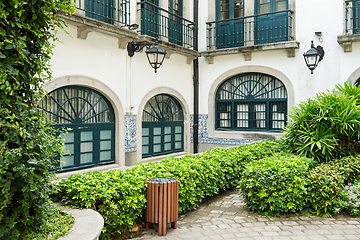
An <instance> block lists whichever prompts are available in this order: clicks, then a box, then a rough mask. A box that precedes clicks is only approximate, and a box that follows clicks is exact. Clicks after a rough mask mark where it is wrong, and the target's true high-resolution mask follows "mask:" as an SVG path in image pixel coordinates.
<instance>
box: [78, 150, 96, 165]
mask: <svg viewBox="0 0 360 240" xmlns="http://www.w3.org/2000/svg"><path fill="white" fill-rule="evenodd" d="M92 161H93V154H92V153H82V154H80V164H84V163H91V162H92Z"/></svg>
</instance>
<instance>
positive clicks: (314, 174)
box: [308, 163, 344, 215]
mask: <svg viewBox="0 0 360 240" xmlns="http://www.w3.org/2000/svg"><path fill="white" fill-rule="evenodd" d="M309 178H310V186H309V189H308V191H309V197H308V201H309V202H310V203H311V207H312V209H313V210H314V213H316V214H318V215H321V214H331V213H333V212H332V210H333V208H334V206H335V205H336V203H337V202H338V201H339V199H340V197H341V193H340V192H339V191H340V188H341V187H342V186H343V184H344V177H343V176H342V175H341V173H340V172H339V170H338V168H337V167H335V166H332V165H330V164H324V163H323V164H321V165H319V166H317V167H316V168H314V169H312V170H311V171H310V176H309Z"/></svg>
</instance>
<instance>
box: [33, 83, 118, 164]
mask: <svg viewBox="0 0 360 240" xmlns="http://www.w3.org/2000/svg"><path fill="white" fill-rule="evenodd" d="M40 107H41V108H42V109H43V112H44V114H46V115H47V116H48V119H49V120H50V121H52V122H54V128H58V129H60V130H65V129H67V131H66V132H65V133H63V134H64V135H63V139H64V148H65V153H64V157H63V159H60V161H55V163H54V164H55V165H56V166H57V167H61V168H59V169H58V170H57V171H67V170H74V169H79V168H86V167H92V166H98V165H102V164H109V163H114V162H115V116H114V110H113V108H112V106H111V104H110V102H109V101H108V100H107V99H106V98H105V97H104V96H102V95H101V94H100V93H99V92H97V91H95V90H92V89H89V88H85V87H80V86H67V87H62V88H58V89H56V90H54V91H52V92H50V93H49V94H48V95H47V96H46V97H45V98H44V99H43V100H42V101H41V102H40ZM57 160H59V159H57Z"/></svg>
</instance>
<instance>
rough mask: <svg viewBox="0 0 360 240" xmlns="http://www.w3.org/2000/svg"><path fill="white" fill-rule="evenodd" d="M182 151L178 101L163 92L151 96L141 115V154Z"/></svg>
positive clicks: (153, 154) (181, 120)
mask: <svg viewBox="0 0 360 240" xmlns="http://www.w3.org/2000/svg"><path fill="white" fill-rule="evenodd" d="M180 151H184V116H183V111H182V108H181V106H180V104H179V102H178V101H177V100H176V99H175V98H173V97H171V96H169V95H165V94H159V95H156V96H154V97H152V98H151V99H150V100H149V101H148V102H147V103H146V105H145V107H144V110H143V116H142V156H143V157H150V156H156V155H163V154H168V153H174V152H180Z"/></svg>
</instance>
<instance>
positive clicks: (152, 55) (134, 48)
mask: <svg viewBox="0 0 360 240" xmlns="http://www.w3.org/2000/svg"><path fill="white" fill-rule="evenodd" d="M144 47H146V51H145V53H146V56H147V59H148V61H149V63H150V65H151V67H152V68H153V69H155V73H156V72H157V69H158V68H159V67H160V66H161V64H162V63H163V61H164V58H165V55H166V52H165V51H164V50H162V49H161V48H160V47H159V46H158V41H157V39H156V41H155V44H152V43H134V41H132V42H129V43H128V45H127V51H128V55H129V56H130V57H132V56H134V54H135V53H136V52H140V51H141V50H142V49H143V48H144Z"/></svg>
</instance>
